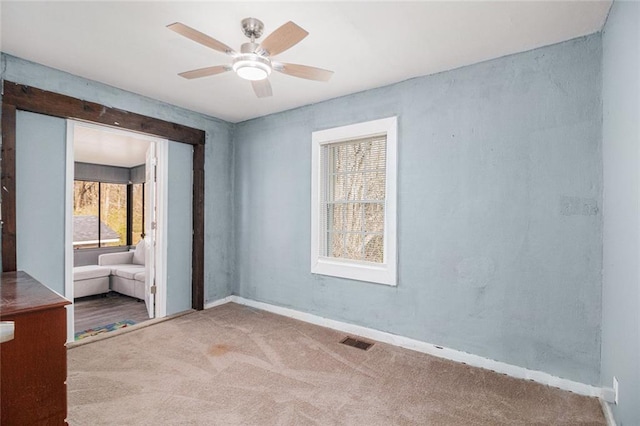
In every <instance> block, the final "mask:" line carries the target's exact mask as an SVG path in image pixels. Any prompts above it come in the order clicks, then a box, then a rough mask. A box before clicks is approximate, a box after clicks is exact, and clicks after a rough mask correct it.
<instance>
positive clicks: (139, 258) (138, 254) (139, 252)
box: [132, 240, 146, 265]
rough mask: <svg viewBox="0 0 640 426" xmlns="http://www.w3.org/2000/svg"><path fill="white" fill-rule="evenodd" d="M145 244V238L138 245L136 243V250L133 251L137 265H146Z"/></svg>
mask: <svg viewBox="0 0 640 426" xmlns="http://www.w3.org/2000/svg"><path fill="white" fill-rule="evenodd" d="M145 250H146V248H145V244H144V240H140V242H138V245H136V250H135V251H134V252H133V261H132V262H133V263H134V264H135V265H144V254H145Z"/></svg>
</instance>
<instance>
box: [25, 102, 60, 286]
mask: <svg viewBox="0 0 640 426" xmlns="http://www.w3.org/2000/svg"><path fill="white" fill-rule="evenodd" d="M66 146H67V124H66V121H65V120H63V119H61V118H56V117H49V116H46V115H40V114H33V113H30V112H24V111H18V112H17V113H16V226H17V233H16V234H17V241H16V249H17V260H18V264H17V266H18V270H21V271H25V272H27V273H28V274H30V275H31V276H32V277H34V278H35V279H37V280H38V281H40V282H42V283H43V284H44V285H46V286H47V287H49V288H50V289H52V290H54V291H57V292H58V293H60V294H61V295H64V293H65V292H64V290H65V286H64V265H65V263H64V256H65V247H64V246H65V233H64V229H65V225H64V222H65V220H64V215H65V209H64V202H60V200H62V201H64V194H65V176H66V173H67V170H66Z"/></svg>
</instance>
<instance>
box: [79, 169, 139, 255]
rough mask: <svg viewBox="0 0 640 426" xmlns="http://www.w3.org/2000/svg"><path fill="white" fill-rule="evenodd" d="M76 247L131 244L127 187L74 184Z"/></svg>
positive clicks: (91, 183)
mask: <svg viewBox="0 0 640 426" xmlns="http://www.w3.org/2000/svg"><path fill="white" fill-rule="evenodd" d="M73 195H74V197H73V198H74V200H73V247H74V248H76V249H80V248H94V247H113V246H123V245H126V244H127V185H125V184H116V183H104V182H90V181H82V180H76V181H74V194H73Z"/></svg>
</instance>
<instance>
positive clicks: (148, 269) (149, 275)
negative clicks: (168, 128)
mask: <svg viewBox="0 0 640 426" xmlns="http://www.w3.org/2000/svg"><path fill="white" fill-rule="evenodd" d="M156 163H157V159H156V144H155V143H154V142H151V143H150V144H149V149H148V150H147V161H146V164H145V169H146V179H145V183H144V211H145V216H144V222H145V223H144V241H145V248H146V253H145V263H144V265H145V298H144V301H145V303H146V305H147V311H148V312H149V318H154V317H155V312H156V309H155V305H156V294H155V293H156V286H155V271H156V268H155V263H156V262H155V260H156V259H155V255H156V230H157V229H156V228H157V226H156V224H157V220H158V219H157V210H156Z"/></svg>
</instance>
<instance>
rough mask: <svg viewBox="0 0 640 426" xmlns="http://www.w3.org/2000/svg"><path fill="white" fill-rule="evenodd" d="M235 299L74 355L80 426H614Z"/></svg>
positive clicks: (483, 376)
mask: <svg viewBox="0 0 640 426" xmlns="http://www.w3.org/2000/svg"><path fill="white" fill-rule="evenodd" d="M343 337H344V335H343V334H342V333H340V332H336V331H333V330H329V329H325V328H322V327H318V326H314V325H309V324H306V323H303V322H300V321H296V320H292V319H288V318H285V317H281V316H278V315H273V314H269V313H266V312H262V311H258V310H254V309H250V308H247V307H244V306H239V305H236V304H227V305H223V306H219V307H217V308H213V309H209V310H206V311H202V312H196V313H193V314H189V315H185V316H182V317H179V318H176V319H173V320H170V321H166V322H162V323H160V324H157V325H153V326H150V327H147V328H143V329H140V330H135V331H132V332H129V333H125V334H121V335H119V336H117V337H114V338H111V339H106V340H102V341H98V342H95V343H91V344H88V345H84V346H79V347H75V348H73V349H69V351H68V359H69V361H68V365H69V377H68V394H69V416H68V420H69V424H70V425H187V424H191V425H342V424H344V425H525V424H526V425H530V424H540V425H604V424H605V421H604V417H603V415H602V411H601V409H600V405H599V403H598V401H597V400H596V399H594V398H586V397H581V396H577V395H575V394H572V393H570V392H565V391H561V390H558V389H555V388H550V387H547V386H543V385H539V384H536V383H533V382H527V381H522V380H517V379H512V378H509V377H506V376H504V375H501V374H497V373H494V372H491V371H487V370H482V369H478V368H473V367H469V366H466V365H462V364H457V363H454V362H451V361H446V360H442V359H439V358H435V357H432V356H429V355H425V354H421V353H417V352H413V351H409V350H406V349H402V348H397V347H394V346H390V345H386V344H384V343H376V344H375V345H374V346H373V347H372V348H371V349H370V350H369V351H362V350H359V349H355V348H352V347H348V346H345V345H342V344H340V343H339V341H340V340H341V339H342V338H343Z"/></svg>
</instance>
